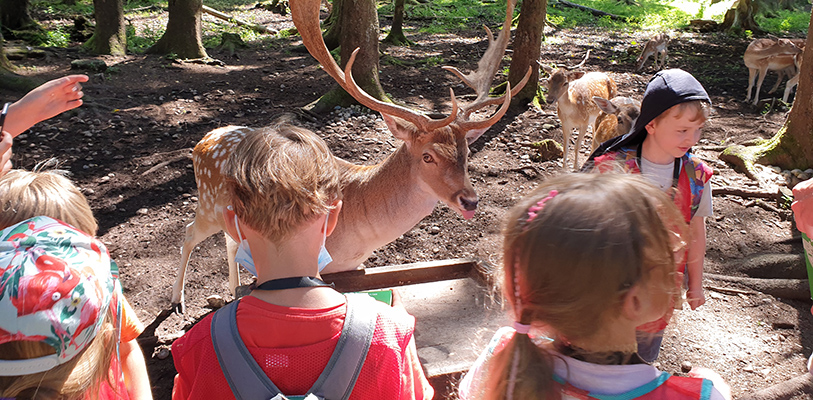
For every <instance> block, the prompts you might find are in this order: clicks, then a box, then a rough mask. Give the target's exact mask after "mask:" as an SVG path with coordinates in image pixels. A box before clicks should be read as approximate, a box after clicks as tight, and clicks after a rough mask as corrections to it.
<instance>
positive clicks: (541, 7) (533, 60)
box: [508, 0, 548, 104]
mask: <svg viewBox="0 0 813 400" xmlns="http://www.w3.org/2000/svg"><path fill="white" fill-rule="evenodd" d="M547 8H548V1H547V0H523V2H522V6H521V9H520V14H519V22H518V23H517V30H516V33H515V35H514V45H513V48H514V52H513V55H512V57H511V67H510V68H509V71H508V82H510V83H511V85H512V86H514V85H516V84H517V83H518V82H519V81H521V80H522V78H523V77H525V74H526V73H527V72H528V67H529V66H530V67H531V69H532V72H531V77H530V79H529V80H528V83H527V84H525V87H524V88H522V90H521V91H520V92H519V93H518V94H517V95H516V96H514V99H513V101H516V102H518V103H521V104H526V103H528V102H530V101H532V100H533V99H534V98H535V97H536V94H537V91H538V89H539V66H538V65H537V60H539V55H540V53H541V51H542V49H541V46H542V33H543V30H544V28H545V14H546V13H547Z"/></svg>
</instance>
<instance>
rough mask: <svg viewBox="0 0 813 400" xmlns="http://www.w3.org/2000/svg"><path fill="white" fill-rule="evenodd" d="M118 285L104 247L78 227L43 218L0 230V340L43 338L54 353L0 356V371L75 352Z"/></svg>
mask: <svg viewBox="0 0 813 400" xmlns="http://www.w3.org/2000/svg"><path fill="white" fill-rule="evenodd" d="M120 291H121V287H120V286H119V284H118V267H117V266H116V264H115V263H114V262H112V260H111V259H110V255H109V254H108V252H107V249H106V248H105V246H104V245H103V244H102V243H101V242H100V241H98V240H96V239H94V238H93V237H91V236H88V235H87V234H85V233H83V232H82V231H80V230H78V229H76V228H73V227H72V226H70V225H68V224H65V223H64V222H62V221H59V220H55V219H53V218H50V217H35V218H31V219H28V220H25V221H23V222H20V223H19V224H17V225H13V226H10V227H8V228H6V229H3V230H2V231H0V344H3V343H8V342H14V341H33V342H42V343H46V344H48V345H50V346H51V347H53V348H54V351H55V353H54V354H50V355H46V356H43V357H39V358H32V359H23V360H0V375H1V376H16V375H28V374H33V373H38V372H43V371H47V370H49V369H51V368H54V367H55V366H57V365H60V364H63V363H65V362H67V361H69V360H71V359H73V358H74V357H76V356H77V355H78V354H79V353H81V352H82V350H84V349H85V348H86V347H87V346H88V345H89V344H90V343H91V342H92V341H93V339H94V338H95V337H96V334H97V333H98V332H99V329H100V328H101V326H102V322H103V321H104V319H105V315H107V312H108V309H109V307H111V305H112V306H113V307H117V304H118V299H119V298H120V296H119V295H118V293H120ZM114 310H117V309H114Z"/></svg>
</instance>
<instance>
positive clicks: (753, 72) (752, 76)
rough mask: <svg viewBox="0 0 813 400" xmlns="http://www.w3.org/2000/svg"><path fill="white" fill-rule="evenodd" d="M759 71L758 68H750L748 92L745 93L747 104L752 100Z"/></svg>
mask: <svg viewBox="0 0 813 400" xmlns="http://www.w3.org/2000/svg"><path fill="white" fill-rule="evenodd" d="M757 71H758V70H757V69H756V68H748V91H747V92H746V93H745V94H746V96H745V102H746V103H747V102H748V101H750V100H751V88H752V87H754V81H755V78H756V76H755V75H756V73H757Z"/></svg>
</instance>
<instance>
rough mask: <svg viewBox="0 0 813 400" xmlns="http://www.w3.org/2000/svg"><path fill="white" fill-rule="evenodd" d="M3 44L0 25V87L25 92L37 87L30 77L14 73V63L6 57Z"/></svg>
mask: <svg viewBox="0 0 813 400" xmlns="http://www.w3.org/2000/svg"><path fill="white" fill-rule="evenodd" d="M4 44H5V40H3V32H2V26H1V25H0V88H3V89H11V90H14V91H17V92H21V93H26V92H28V91H29V90H31V89H34V88H35V87H37V84H36V83H35V82H34V81H33V80H32V79H31V78H29V77H27V76H22V75H17V74H15V73H14V69H15V68H14V65H12V64H11V63H10V62H9V61H8V58H6V51H5V49H4V47H3V46H4Z"/></svg>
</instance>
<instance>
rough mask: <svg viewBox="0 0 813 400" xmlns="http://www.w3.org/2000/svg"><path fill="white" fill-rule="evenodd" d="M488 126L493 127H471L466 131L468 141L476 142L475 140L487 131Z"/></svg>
mask: <svg viewBox="0 0 813 400" xmlns="http://www.w3.org/2000/svg"><path fill="white" fill-rule="evenodd" d="M488 128H491V127H490V126H487V127H485V128H478V129H471V130H469V131H468V132H466V143H468V144H469V145H471V144H472V143H474V141H476V140H477V139H479V138H480V136H482V135H483V134H484V133H486V131H487V130H488Z"/></svg>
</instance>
